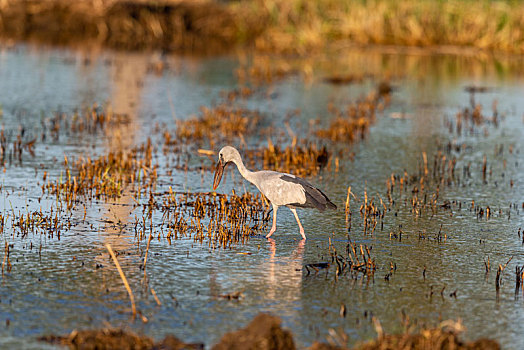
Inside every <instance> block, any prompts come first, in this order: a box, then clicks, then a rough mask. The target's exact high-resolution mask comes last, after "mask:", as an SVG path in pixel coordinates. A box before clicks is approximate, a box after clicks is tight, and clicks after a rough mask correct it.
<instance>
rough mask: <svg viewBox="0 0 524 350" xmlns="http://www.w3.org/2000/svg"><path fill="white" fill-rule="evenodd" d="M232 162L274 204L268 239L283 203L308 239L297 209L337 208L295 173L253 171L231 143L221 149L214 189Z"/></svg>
mask: <svg viewBox="0 0 524 350" xmlns="http://www.w3.org/2000/svg"><path fill="white" fill-rule="evenodd" d="M229 163H235V164H236V166H237V168H238V171H239V172H240V174H241V175H242V176H243V177H244V179H246V180H247V181H249V182H251V183H252V184H253V185H255V186H256V187H257V188H258V190H259V191H260V192H262V194H263V195H264V196H266V198H267V199H268V200H269V201H270V202H271V205H272V206H273V225H272V226H271V230H270V231H269V233H268V234H267V236H266V238H269V237H271V235H272V234H273V233H274V232H275V231H276V229H277V210H278V207H280V206H283V205H285V206H286V207H288V208H289V209H290V210H291V212H292V213H293V215H295V219H297V223H298V227H299V228H300V234H301V235H302V238H303V239H306V235H305V234H304V228H303V227H302V224H301V223H300V220H299V219H298V215H297V210H296V208H317V209H319V210H320V211H324V210H325V209H326V208H327V209H336V208H337V206H336V205H335V204H333V203H332V202H331V201H330V200H329V198H328V197H327V196H326V195H325V194H324V193H322V191H320V190H319V189H318V188H316V187H314V186H313V185H311V184H310V183H309V182H307V181H306V180H304V179H301V178H299V177H297V176H295V175H292V174H286V173H279V172H276V171H270V170H262V171H249V170H248V169H246V167H245V166H244V163H243V162H242V157H240V153H238V151H237V150H236V149H235V148H234V147H231V146H225V147H224V148H222V149H221V150H220V153H219V156H218V163H217V167H216V171H215V178H214V181H213V190H216V189H217V187H218V185H219V184H220V180H221V179H222V174H223V173H224V168H225V167H226V165H228V164H229Z"/></svg>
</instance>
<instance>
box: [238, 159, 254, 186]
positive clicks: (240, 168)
mask: <svg viewBox="0 0 524 350" xmlns="http://www.w3.org/2000/svg"><path fill="white" fill-rule="evenodd" d="M234 163H235V164H236V166H237V168H238V172H239V173H240V175H242V177H243V178H244V179H246V180H247V181H249V182H251V183H253V172H252V171H250V170H248V169H247V168H246V166H245V165H244V162H243V161H242V159H239V160H235V161H234Z"/></svg>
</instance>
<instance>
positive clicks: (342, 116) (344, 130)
mask: <svg viewBox="0 0 524 350" xmlns="http://www.w3.org/2000/svg"><path fill="white" fill-rule="evenodd" d="M388 86H389V85H388ZM386 91H387V92H386ZM390 93H391V89H389V90H386V88H385V86H384V85H383V84H381V85H380V86H379V89H378V90H377V91H372V92H371V93H369V94H368V95H367V96H366V97H365V98H364V99H361V100H359V101H356V102H354V103H351V104H350V105H348V106H347V107H346V109H345V110H340V109H338V108H336V107H335V106H333V105H330V106H329V111H330V112H331V113H332V114H334V115H335V117H334V118H333V119H332V120H331V122H330V124H329V126H328V127H327V128H325V129H320V130H318V131H317V133H316V134H317V136H318V137H321V138H325V139H329V140H331V141H337V142H350V143H352V142H356V141H357V140H359V139H363V138H364V137H365V136H366V134H367V132H368V130H369V127H370V126H371V125H372V124H373V123H374V122H375V120H376V113H377V112H378V111H382V110H383V109H384V108H385V106H386V104H388V103H389V99H390Z"/></svg>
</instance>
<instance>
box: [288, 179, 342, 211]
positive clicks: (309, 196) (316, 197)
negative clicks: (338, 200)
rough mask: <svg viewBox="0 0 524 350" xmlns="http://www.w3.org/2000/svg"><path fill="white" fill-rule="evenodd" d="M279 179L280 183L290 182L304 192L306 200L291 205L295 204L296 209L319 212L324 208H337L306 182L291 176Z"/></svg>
mask: <svg viewBox="0 0 524 350" xmlns="http://www.w3.org/2000/svg"><path fill="white" fill-rule="evenodd" d="M280 178H281V180H282V181H286V182H290V183H293V184H296V185H297V186H300V187H301V188H302V190H303V191H304V195H305V199H306V200H305V201H303V202H296V203H292V204H295V205H296V206H298V207H306V208H317V209H319V210H321V211H323V210H325V209H326V208H329V209H336V208H337V206H336V205H335V204H333V203H332V202H331V201H330V200H329V198H328V197H327V196H326V195H325V194H324V193H323V192H322V191H321V190H319V189H318V188H316V187H315V186H313V185H312V184H310V183H309V182H307V181H306V180H304V179H302V178H300V177H296V176H295V175H291V174H283V175H282V176H281V177H280Z"/></svg>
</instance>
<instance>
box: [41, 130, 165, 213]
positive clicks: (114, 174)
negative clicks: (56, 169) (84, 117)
mask: <svg viewBox="0 0 524 350" xmlns="http://www.w3.org/2000/svg"><path fill="white" fill-rule="evenodd" d="M152 152H153V147H152V145H151V141H150V140H148V142H147V144H145V145H143V146H141V147H137V148H134V149H133V150H131V151H129V152H124V151H117V152H112V151H110V152H108V153H107V154H106V155H103V156H101V157H98V158H96V159H91V158H89V157H88V158H79V159H78V160H75V161H74V162H72V163H71V164H69V161H68V159H67V157H64V165H65V173H62V174H61V175H60V178H59V179H57V180H56V181H54V182H51V181H49V182H48V183H47V184H44V185H42V191H43V192H45V191H47V192H48V193H50V194H54V195H56V197H57V198H59V199H60V200H62V201H63V202H64V203H66V205H67V207H68V208H72V207H73V206H74V204H75V203H76V201H77V197H86V198H106V199H107V198H117V197H119V196H121V195H122V193H123V190H124V188H125V187H126V185H128V184H138V185H140V184H141V185H145V184H149V185H153V184H154V182H155V180H156V178H157V171H156V168H155V167H153V165H152ZM45 176H46V174H45V173H44V181H45Z"/></svg>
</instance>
